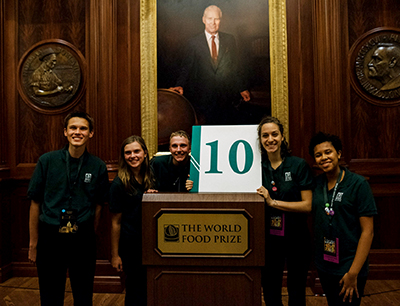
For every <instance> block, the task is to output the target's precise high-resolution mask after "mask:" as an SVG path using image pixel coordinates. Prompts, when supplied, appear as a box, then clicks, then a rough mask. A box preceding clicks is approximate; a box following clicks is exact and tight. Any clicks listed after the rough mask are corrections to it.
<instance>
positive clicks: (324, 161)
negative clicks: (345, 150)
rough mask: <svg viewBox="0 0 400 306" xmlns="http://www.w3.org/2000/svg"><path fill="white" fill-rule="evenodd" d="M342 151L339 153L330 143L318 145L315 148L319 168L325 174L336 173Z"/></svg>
mask: <svg viewBox="0 0 400 306" xmlns="http://www.w3.org/2000/svg"><path fill="white" fill-rule="evenodd" d="M341 156H342V151H339V152H337V151H336V149H335V147H334V146H333V145H332V143H331V142H330V141H325V142H323V143H320V144H317V145H316V146H315V147H314V159H315V162H316V163H317V166H318V167H319V168H320V169H321V170H322V171H324V172H325V173H336V172H337V171H338V169H339V160H340V157H341Z"/></svg>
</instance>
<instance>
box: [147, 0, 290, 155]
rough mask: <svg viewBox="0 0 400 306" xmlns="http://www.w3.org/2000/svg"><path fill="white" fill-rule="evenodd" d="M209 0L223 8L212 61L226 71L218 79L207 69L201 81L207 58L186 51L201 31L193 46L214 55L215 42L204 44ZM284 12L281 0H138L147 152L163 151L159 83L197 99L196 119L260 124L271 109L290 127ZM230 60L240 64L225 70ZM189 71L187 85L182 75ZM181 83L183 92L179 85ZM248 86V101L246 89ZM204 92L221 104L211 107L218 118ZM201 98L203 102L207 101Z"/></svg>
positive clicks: (175, 118) (193, 101)
mask: <svg viewBox="0 0 400 306" xmlns="http://www.w3.org/2000/svg"><path fill="white" fill-rule="evenodd" d="M209 5H214V6H216V7H217V8H218V10H219V12H220V15H221V14H222V16H221V18H220V20H219V23H218V27H219V29H218V33H219V36H218V38H217V39H220V41H219V45H218V47H219V48H221V49H218V59H215V62H214V64H215V66H214V69H215V71H218V73H221V76H220V77H219V79H218V78H214V79H212V77H210V78H208V77H207V76H206V77H203V78H199V79H197V80H196V78H195V77H196V76H198V75H201V74H203V73H202V72H201V71H200V72H199V69H202V68H199V67H201V66H200V65H203V66H205V64H204V63H199V62H200V58H201V55H200V57H199V56H197V57H195V59H194V60H193V58H190V59H189V60H188V54H191V52H192V51H190V49H191V48H192V49H193V42H194V41H196V39H197V38H199V37H201V39H200V41H201V44H203V43H204V44H203V45H195V48H194V49H195V50H196V52H197V51H199V50H204V51H205V52H204V53H207V52H209V53H208V57H209V58H211V57H210V55H211V54H210V52H211V47H210V45H209V46H208V47H210V49H209V48H208V47H204V45H205V46H207V41H206V35H205V29H207V24H206V22H205V16H206V15H207V14H208V15H209V14H210V13H209V12H208V13H205V9H206V8H207V7H209ZM214 9H215V7H213V8H212V10H214ZM285 12H286V5H285V1H284V0H269V1H268V0H248V1H245V2H244V1H240V0H230V1H222V0H215V1H213V2H212V3H211V2H209V1H203V0H187V1H179V0H158V1H157V0H141V21H140V23H141V110H142V135H143V136H144V137H145V138H146V141H147V142H148V143H149V146H150V148H149V150H150V151H152V152H153V153H154V152H156V151H157V150H158V137H159V135H158V133H159V130H158V127H157V122H158V124H163V122H160V117H159V116H158V117H157V106H158V105H157V100H159V99H158V98H159V93H160V90H161V91H163V92H162V93H163V94H164V93H165V91H170V92H169V93H168V94H169V95H171V91H172V92H174V93H175V94H176V95H181V96H183V97H184V98H185V99H186V100H187V101H188V102H189V103H190V104H191V105H192V106H193V109H194V111H195V114H196V120H198V121H196V124H257V123H258V122H259V121H260V119H261V117H262V116H263V115H266V114H272V115H273V116H277V117H279V118H280V120H281V121H282V122H283V124H284V125H285V127H286V128H287V119H288V118H287V116H288V115H287V113H288V112H287V103H288V102H287V99H288V97H287V95H288V91H287V63H286V58H287V57H286V53H287V51H286V49H287V47H286V13H285ZM232 42H233V43H232ZM229 52H231V53H232V54H234V56H233V55H229ZM223 60H226V62H225V63H224V62H223ZM188 62H191V65H192V66H193V65H194V64H196V65H197V64H199V67H197V68H195V69H194V70H193V71H190V72H188V70H190V69H193V67H192V68H190V69H189V68H187V67H188V66H187V65H186V64H187V63H188ZM208 64H209V63H208ZM210 67H211V65H210ZM232 67H235V69H233V70H232V71H231V72H223V71H224V70H223V69H231V68H232ZM226 71H228V70H226ZM185 74H186V80H185V82H183V83H184V85H183V86H182V84H180V82H181V80H182V75H185ZM204 75H205V74H204ZM188 76H189V77H188ZM209 79H211V81H209ZM221 80H222V81H221ZM227 80H229V82H230V83H229V82H228V81H227ZM216 84H218V86H220V87H221V88H222V89H220V88H218V86H217V85H216ZM221 84H222V85H221ZM227 84H228V85H227ZM179 87H180V88H183V92H179V93H178V91H177V90H174V89H176V88H179ZM245 91H247V92H248V93H249V96H250V100H248V99H247V100H246V96H245V95H243V94H242V93H243V92H245ZM205 96H207V99H208V101H211V102H209V103H214V104H215V105H214V106H213V107H214V110H216V111H213V112H212V113H214V112H215V113H217V114H218V115H217V116H214V118H212V117H210V116H209V115H208V114H207V113H205V112H204V111H203V110H204V109H208V108H212V107H211V106H209V104H206V103H208V102H207V100H205V99H204V97H205ZM226 96H228V97H226ZM247 97H248V96H247ZM159 101H160V100H159ZM276 101H279V103H276ZM159 103H164V102H159ZM202 105H206V107H203V108H202ZM210 105H211V104H210ZM219 110H220V112H218V111H219ZM178 113H179V111H178ZM169 117H171V118H170V119H171V120H173V121H174V122H176V121H179V115H176V116H175V115H173V116H171V115H169ZM167 120H168V118H167ZM207 121H208V122H207ZM162 130H165V129H162ZM189 132H190V131H189Z"/></svg>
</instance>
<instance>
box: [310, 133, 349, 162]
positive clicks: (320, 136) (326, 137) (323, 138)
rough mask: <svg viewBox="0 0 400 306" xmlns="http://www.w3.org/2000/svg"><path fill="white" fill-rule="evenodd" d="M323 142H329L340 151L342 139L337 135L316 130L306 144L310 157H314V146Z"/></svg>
mask: <svg viewBox="0 0 400 306" xmlns="http://www.w3.org/2000/svg"><path fill="white" fill-rule="evenodd" d="M324 142H330V143H331V144H332V146H333V147H334V148H335V150H336V152H339V151H342V141H341V140H340V138H339V137H338V136H336V135H332V134H328V133H324V132H318V133H317V134H315V135H314V136H313V137H312V138H311V140H310V144H309V146H308V153H310V155H311V156H312V158H314V149H315V147H316V146H317V145H319V144H321V143H324Z"/></svg>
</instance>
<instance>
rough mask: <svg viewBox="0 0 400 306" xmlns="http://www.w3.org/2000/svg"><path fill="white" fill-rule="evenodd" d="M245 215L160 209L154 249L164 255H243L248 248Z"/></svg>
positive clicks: (247, 228)
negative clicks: (155, 247)
mask: <svg viewBox="0 0 400 306" xmlns="http://www.w3.org/2000/svg"><path fill="white" fill-rule="evenodd" d="M248 218H249V216H248V214H247V213H246V212H245V211H237V212H235V211H232V210H230V211H218V210H201V211H200V210H199V211H190V212H188V211H187V210H182V211H178V210H177V211H174V212H171V211H165V212H163V211H161V212H160V215H159V216H158V217H157V248H158V250H159V252H160V253H161V254H164V255H165V254H170V255H189V254H190V255H198V256H201V255H207V256H208V257H209V256H212V255H226V256H242V257H243V256H244V255H245V254H246V252H248V251H249V219H248Z"/></svg>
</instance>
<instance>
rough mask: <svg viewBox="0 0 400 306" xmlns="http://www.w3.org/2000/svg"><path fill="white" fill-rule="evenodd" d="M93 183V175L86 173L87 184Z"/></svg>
mask: <svg viewBox="0 0 400 306" xmlns="http://www.w3.org/2000/svg"><path fill="white" fill-rule="evenodd" d="M91 181H92V174H91V173H85V180H84V182H85V183H90V182H91Z"/></svg>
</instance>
